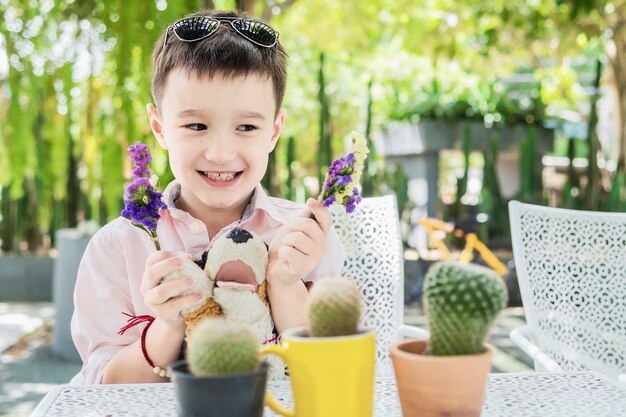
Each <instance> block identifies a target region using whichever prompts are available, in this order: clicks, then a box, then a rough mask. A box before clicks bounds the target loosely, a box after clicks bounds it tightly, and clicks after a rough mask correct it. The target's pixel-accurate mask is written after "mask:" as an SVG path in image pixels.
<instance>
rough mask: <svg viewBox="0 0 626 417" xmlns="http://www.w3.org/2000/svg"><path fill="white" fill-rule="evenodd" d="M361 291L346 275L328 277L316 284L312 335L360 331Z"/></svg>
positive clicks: (312, 298)
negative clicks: (344, 276) (343, 276)
mask: <svg viewBox="0 0 626 417" xmlns="http://www.w3.org/2000/svg"><path fill="white" fill-rule="evenodd" d="M361 304H362V301H361V291H360V290H359V288H358V287H357V286H356V284H355V283H354V281H352V280H349V279H346V278H325V279H322V280H320V281H319V282H317V283H315V285H313V289H312V290H311V295H310V298H309V306H308V318H309V330H310V335H311V336H313V337H332V336H347V335H351V334H356V333H357V332H358V325H359V319H360V317H361Z"/></svg>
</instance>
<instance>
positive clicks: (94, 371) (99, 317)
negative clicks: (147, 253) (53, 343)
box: [71, 224, 145, 384]
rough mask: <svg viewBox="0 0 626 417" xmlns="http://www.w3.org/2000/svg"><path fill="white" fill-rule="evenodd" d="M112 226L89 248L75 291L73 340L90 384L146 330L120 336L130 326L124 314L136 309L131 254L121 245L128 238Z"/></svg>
mask: <svg viewBox="0 0 626 417" xmlns="http://www.w3.org/2000/svg"><path fill="white" fill-rule="evenodd" d="M110 226H111V224H109V225H107V226H105V227H104V228H102V229H100V230H99V231H98V232H97V233H96V234H95V235H94V236H93V237H92V239H91V240H90V242H89V244H88V245H87V248H86V250H85V253H84V254H83V258H82V260H81V263H80V266H79V269H78V275H77V278H76V286H75V288H74V314H73V315H72V322H71V331H72V339H73V340H74V344H75V345H76V349H77V350H78V353H79V354H80V356H81V358H82V360H83V367H82V369H81V374H82V376H83V378H84V380H85V382H86V383H87V384H99V383H101V382H102V375H103V373H104V369H105V367H106V364H107V363H108V362H109V360H111V358H112V357H113V355H115V354H116V353H117V352H118V351H119V350H121V349H122V348H124V347H125V346H126V345H129V344H130V343H133V342H134V341H135V340H137V339H138V338H139V335H140V331H141V328H142V326H136V327H133V328H131V329H128V330H127V331H126V332H125V333H124V335H118V334H117V332H118V331H119V329H120V327H122V326H123V325H124V324H125V323H126V317H125V316H123V315H122V312H127V313H130V314H135V306H134V305H133V302H132V297H131V291H130V288H129V277H128V272H127V271H128V268H127V257H128V256H129V254H128V253H125V250H124V247H123V246H122V244H121V241H122V239H128V236H126V237H124V236H119V233H116V232H114V230H112V229H113V228H112V227H110ZM131 237H132V236H131ZM131 243H132V242H131ZM135 243H138V242H135ZM137 246H139V247H140V246H141V244H139V245H135V247H137ZM135 255H138V254H135ZM139 258H140V257H139ZM144 259H145V257H144ZM144 262H145V261H144Z"/></svg>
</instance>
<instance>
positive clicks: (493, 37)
mask: <svg viewBox="0 0 626 417" xmlns="http://www.w3.org/2000/svg"><path fill="white" fill-rule="evenodd" d="M586 3H589V4H592V6H593V7H592V8H593V10H597V9H598V7H600V8H601V9H602V10H604V15H603V14H602V13H599V12H597V11H596V12H593V13H592V12H589V13H582V12H579V11H580V10H582V9H581V8H580V7H581V6H580V5H579V4H578V3H577V2H568V1H561V0H547V1H533V2H528V1H526V0H509V1H504V0H487V1H482V0H481V1H478V0H470V1H464V2H460V1H452V0H427V1H424V2H421V3H420V4H416V3H415V1H414V0H394V1H390V0H370V1H358V0H347V1H343V2H336V1H334V0H285V1H279V0H257V1H252V0H247V1H232V0H214V1H210V0H184V1H183V0H177V1H174V0H146V1H122V0H56V1H52V0H0V16H1V18H0V121H1V122H0V187H1V188H2V197H1V200H0V204H1V207H0V208H1V213H2V223H1V224H0V238H1V239H2V244H3V249H4V250H19V249H20V248H21V247H22V246H21V245H22V244H23V243H22V242H23V241H24V240H26V243H27V249H29V250H34V249H36V248H38V247H40V246H41V245H42V244H44V245H45V242H44V239H45V236H46V235H50V236H51V237H53V236H54V234H53V232H54V230H56V229H58V228H60V227H65V226H73V225H75V224H76V223H77V222H78V221H80V220H83V219H94V220H96V221H97V222H99V223H100V224H103V223H104V222H106V221H108V220H110V219H112V218H114V217H116V216H117V215H118V213H119V211H120V209H121V207H122V199H121V197H122V192H123V188H124V185H125V182H126V181H127V180H128V177H129V175H130V171H131V167H130V164H129V162H128V160H127V156H126V148H127V147H128V146H129V145H130V144H131V143H133V142H134V141H136V140H140V141H143V142H145V143H147V144H148V145H149V146H150V147H151V149H152V150H153V156H154V160H153V165H152V168H153V171H154V172H155V173H156V174H157V175H159V176H160V177H161V181H162V185H164V184H166V183H167V182H168V181H169V180H170V179H171V178H172V174H171V172H170V171H169V168H168V164H167V155H166V153H165V152H164V151H163V150H161V149H160V148H159V147H158V145H157V143H156V141H155V140H154V138H153V136H152V133H151V131H150V129H149V125H148V118H147V114H146V111H145V104H146V103H148V102H150V101H151V95H150V76H149V75H150V61H151V50H152V46H153V44H154V43H155V41H156V40H157V38H158V36H159V35H160V34H161V33H162V31H163V30H164V29H165V28H166V27H167V25H169V24H171V23H172V22H174V21H175V20H177V19H179V18H180V17H182V16H183V15H185V14H187V13H189V12H192V11H195V10H197V9H201V8H204V7H207V6H211V5H212V6H215V7H216V8H218V9H232V8H234V7H236V6H237V5H239V6H240V7H245V8H247V9H249V10H250V11H251V12H252V13H253V14H255V15H256V16H260V17H263V18H265V19H266V20H271V22H270V23H271V24H272V25H273V26H274V27H276V29H277V30H278V31H279V32H280V33H281V42H282V43H283V44H284V46H285V48H286V50H287V51H288V52H289V56H290V60H289V79H288V88H287V95H286V97H285V101H284V105H285V108H286V110H287V119H286V126H285V130H284V133H283V138H289V137H292V138H294V139H293V142H292V144H291V148H289V149H288V148H287V144H288V142H289V141H287V140H286V139H284V140H281V141H280V142H279V145H278V147H277V150H276V152H275V155H274V157H273V164H274V165H273V166H275V167H276V169H275V171H274V172H273V173H272V177H271V178H270V181H269V182H268V184H269V186H271V187H272V188H273V190H272V191H274V192H277V193H278V194H281V195H285V196H292V197H293V198H296V199H300V200H301V199H304V198H305V197H306V196H307V194H309V193H311V192H312V191H311V190H312V189H313V188H314V187H311V186H310V183H311V181H309V180H310V177H313V178H315V177H316V176H317V171H318V170H319V167H318V162H317V161H316V158H315V156H316V155H317V153H318V150H319V146H320V142H319V138H320V137H322V136H323V135H321V133H320V126H323V125H324V124H327V125H329V126H330V128H329V130H330V132H331V133H330V136H329V137H328V134H326V137H328V140H329V141H330V143H328V145H326V146H327V148H328V149H332V150H333V151H332V152H333V155H332V157H337V156H338V155H339V154H341V153H343V152H344V138H345V137H346V135H347V134H348V133H349V132H350V131H352V130H354V129H359V130H363V131H365V130H367V131H368V133H369V136H370V140H372V137H371V136H372V132H375V131H376V129H377V128H379V127H381V126H382V125H384V124H385V123H387V122H388V121H390V120H407V121H411V120H415V119H416V118H419V117H439V118H440V117H444V118H459V117H463V118H477V119H482V120H483V121H484V122H485V123H486V124H487V125H491V124H494V125H497V124H504V123H511V122H515V121H520V120H523V121H526V122H529V121H537V120H542V119H543V118H545V117H553V116H554V115H556V114H558V113H559V112H560V111H563V110H572V111H578V110H580V109H579V106H580V102H579V90H580V83H579V80H577V78H576V74H575V72H573V71H572V70H571V67H570V66H569V64H568V62H569V61H568V60H569V59H570V58H571V57H573V56H574V57H575V56H581V54H583V55H584V54H591V55H593V56H597V55H598V54H601V53H604V52H605V50H604V45H605V41H607V39H609V40H610V39H612V38H611V36H613V37H616V36H622V34H621V33H613V35H607V31H606V29H607V27H610V26H611V25H614V24H615V23H614V22H612V21H609V20H610V19H612V18H613V16H618V17H620V16H623V15H624V14H623V13H621V11H623V10H624V4H623V3H624V1H623V0H619V1H604V2H593V1H587V2H586ZM596 3H602V4H601V5H600V6H598V7H596V6H597V4H596ZM611 8H612V10H610V9H611ZM585 10H586V9H585ZM594 13H595V14H594ZM620 13H621V14H620ZM606 15H608V16H609V17H608V18H607V17H606ZM590 51H591V52H590ZM322 53H324V56H325V60H324V87H323V88H324V91H323V92H322V93H323V94H320V91H319V88H320V83H319V81H318V77H319V71H320V54H322ZM520 68H526V70H527V71H528V73H529V74H530V75H531V78H533V80H534V81H533V82H531V83H529V85H530V86H531V87H529V89H528V90H527V91H522V92H520V91H512V90H511V89H510V87H509V86H508V84H507V82H506V80H507V77H510V76H511V75H512V74H513V73H515V72H516V71H519V70H520ZM534 75H536V76H534ZM368 86H369V87H368ZM625 95H626V93H625ZM322 96H323V97H326V98H327V101H328V103H327V104H328V105H327V106H326V107H325V109H326V110H327V111H326V110H325V111H321V110H320V102H319V100H320V99H319V98H320V97H322ZM546 104H547V109H548V111H547V112H544V110H545V107H546ZM625 111H626V110H625ZM322 114H326V115H327V117H328V119H327V120H326V121H325V123H320V117H321V116H320V115H322ZM324 117H326V116H324ZM529 118H530V119H532V120H530V119H529ZM373 155H374V157H373V159H372V160H371V161H370V165H369V167H368V174H369V175H370V177H369V179H368V187H370V190H371V192H372V193H373V194H376V193H379V192H384V191H385V189H386V188H385V187H386V186H388V185H389V184H387V183H386V181H390V182H393V183H394V184H398V185H397V187H405V185H403V184H405V183H406V178H405V177H403V173H401V172H400V171H394V172H391V173H385V172H384V170H383V160H382V157H381V156H380V155H376V154H375V153H374V154H373ZM622 182H623V181H622ZM617 183H618V184H620V182H617ZM396 192H397V193H399V195H400V196H401V198H405V197H404V195H405V194H406V190H405V189H402V188H396ZM403 193H404V194H403ZM24 207H27V208H29V210H24V209H22V208H24Z"/></svg>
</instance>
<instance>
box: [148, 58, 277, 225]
mask: <svg viewBox="0 0 626 417" xmlns="http://www.w3.org/2000/svg"><path fill="white" fill-rule="evenodd" d="M161 103H162V104H161V106H160V108H159V110H158V111H157V109H155V108H154V106H152V105H148V111H149V113H150V123H151V126H152V130H153V132H154V134H155V136H156V138H157V140H158V142H159V144H160V145H161V146H162V147H163V148H165V149H167V150H168V153H169V162H170V166H171V168H172V172H173V173H174V176H175V177H176V179H177V180H178V181H179V182H180V184H181V186H182V190H181V198H182V199H183V201H184V203H185V204H186V205H187V206H188V207H190V208H194V209H195V210H206V209H209V210H215V211H223V212H229V213H230V212H235V211H236V212H237V213H238V214H239V215H240V214H241V211H242V210H243V209H244V208H245V206H246V204H247V203H248V201H249V198H250V195H251V193H252V191H253V190H254V188H255V187H256V185H257V184H258V183H259V182H260V181H261V179H262V178H263V175H265V170H266V168H267V161H268V155H269V154H270V152H272V150H273V149H274V147H275V146H276V141H277V140H278V137H279V135H280V132H281V130H282V127H283V122H284V112H283V111H282V110H281V111H280V112H279V114H278V116H277V117H275V106H276V105H275V100H274V89H273V84H272V81H271V79H269V78H265V77H262V76H259V75H257V74H249V75H248V76H247V77H237V78H234V79H225V78H223V77H222V76H218V75H216V76H214V77H213V78H212V79H209V78H208V77H206V76H204V77H200V78H199V77H198V76H197V75H195V74H193V73H191V74H187V73H186V72H184V71H180V70H176V69H175V70H173V71H172V72H171V73H170V74H169V75H168V77H167V83H166V86H165V89H164V91H163V97H162V99H161Z"/></svg>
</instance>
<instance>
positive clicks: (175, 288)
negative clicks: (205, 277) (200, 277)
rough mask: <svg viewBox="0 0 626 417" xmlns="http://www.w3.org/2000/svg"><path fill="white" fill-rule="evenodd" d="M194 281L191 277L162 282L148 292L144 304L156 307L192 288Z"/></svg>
mask: <svg viewBox="0 0 626 417" xmlns="http://www.w3.org/2000/svg"><path fill="white" fill-rule="evenodd" d="M193 285H194V279H193V278H192V277H184V278H181V279H175V280H173V281H168V282H164V283H162V284H159V285H157V286H156V287H154V288H152V289H151V290H150V291H148V292H147V293H146V295H145V298H144V300H145V302H146V304H151V305H158V304H163V303H164V302H166V301H167V300H169V299H170V298H174V297H178V296H179V295H180V294H182V292H183V291H185V290H188V289H189V288H191V287H193Z"/></svg>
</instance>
